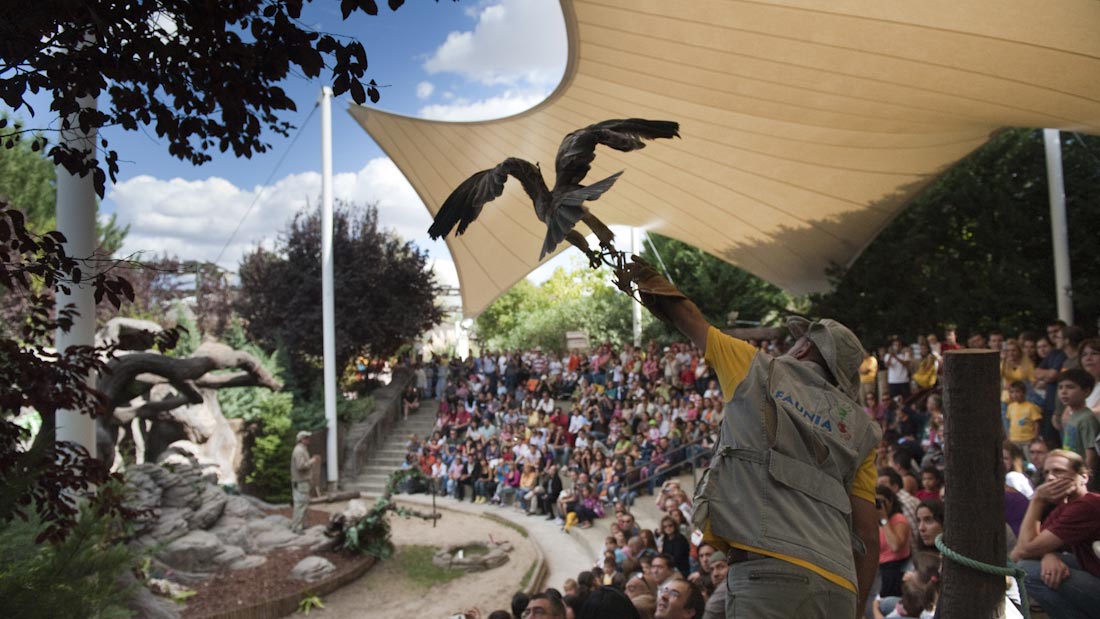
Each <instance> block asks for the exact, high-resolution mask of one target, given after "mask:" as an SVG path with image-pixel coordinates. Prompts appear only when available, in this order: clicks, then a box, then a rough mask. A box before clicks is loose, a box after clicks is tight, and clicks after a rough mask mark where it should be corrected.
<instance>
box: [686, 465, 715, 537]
mask: <svg viewBox="0 0 1100 619" xmlns="http://www.w3.org/2000/svg"><path fill="white" fill-rule="evenodd" d="M719 460H720V458H718V457H715V458H714V459H713V461H712V462H711V465H710V466H708V467H707V470H705V471H703V475H702V477H700V478H699V485H697V486H696V487H695V498H694V500H693V501H692V504H693V511H692V515H691V524H692V525H693V526H694V527H695V528H696V529H699V530H700V531H706V530H707V522H708V521H709V520H710V502H711V499H712V494H713V490H711V489H710V488H711V484H713V483H714V479H713V477H712V476H713V475H714V470H715V468H716V466H715V465H716V464H717V462H718V461H719Z"/></svg>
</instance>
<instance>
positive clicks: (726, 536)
mask: <svg viewBox="0 0 1100 619" xmlns="http://www.w3.org/2000/svg"><path fill="white" fill-rule="evenodd" d="M616 278H617V284H618V286H619V287H620V288H621V289H622V290H624V291H627V292H631V291H632V290H633V289H634V288H635V287H636V289H637V292H638V296H639V298H640V300H641V302H642V303H643V305H645V306H646V308H647V309H648V310H649V311H650V312H651V313H652V314H653V315H654V316H656V317H657V318H658V319H661V320H663V321H665V322H668V323H671V324H672V325H674V326H675V327H676V328H677V329H679V330H680V331H681V332H682V333H683V334H684V335H685V336H687V337H688V339H690V340H691V342H692V343H693V344H695V346H696V347H698V348H699V350H701V351H703V353H704V357H705V359H706V362H707V364H709V365H710V366H711V367H712V368H714V369H715V372H716V373H717V375H718V381H719V384H720V385H721V389H722V393H723V395H724V397H725V408H724V411H723V417H724V418H723V421H722V424H721V430H720V438H719V441H718V444H717V445H716V446H715V454H714V458H713V459H712V461H711V464H710V467H709V468H708V470H707V472H706V474H705V476H704V478H703V480H702V481H701V482H700V484H699V486H698V488H697V490H696V497H695V501H694V503H695V514H694V523H695V525H696V526H697V527H698V528H699V529H700V530H702V531H703V536H704V541H706V542H707V543H708V544H711V545H712V546H714V547H715V548H716V549H718V550H721V551H723V552H724V554H726V557H727V559H728V563H729V565H730V569H729V574H728V576H727V578H726V585H727V591H728V595H729V599H731V600H733V599H736V601H737V604H736V608H735V607H734V605H733V604H728V605H727V609H726V615H727V616H728V617H760V618H770V617H777V618H778V617H783V618H787V617H855V616H857V611H856V609H857V608H863V606H864V604H865V602H866V596H867V594H868V592H869V591H870V588H871V584H872V582H873V581H874V577H875V572H876V571H877V567H878V565H877V564H878V545H879V541H878V526H877V525H878V517H877V515H876V511H875V482H876V480H877V472H876V470H875V466H874V450H875V447H876V446H877V445H878V443H879V441H880V439H881V431H880V430H879V429H878V427H877V425H876V424H874V423H873V421H872V420H871V419H870V418H869V417H868V416H867V415H865V414H863V412H862V408H861V407H860V405H859V404H858V402H857V398H858V397H859V365H860V362H861V361H862V360H863V350H864V349H863V346H862V344H861V343H860V341H859V338H857V337H856V336H855V334H853V333H852V332H851V331H850V330H849V329H848V328H847V327H845V326H844V325H842V324H840V323H839V322H837V321H835V320H829V319H824V320H818V321H813V322H811V321H809V320H806V319H805V318H792V319H790V320H789V321H788V329H789V330H790V332H791V335H792V336H793V337H794V338H795V340H796V341H795V343H794V345H793V346H792V347H791V348H790V350H789V351H788V352H787V353H786V354H784V355H781V356H775V357H773V356H771V355H769V354H767V353H765V352H762V351H758V350H757V349H756V348H755V347H754V346H752V345H751V344H749V343H748V342H745V341H742V340H739V339H736V338H733V337H730V336H728V335H725V334H724V333H722V332H721V331H719V330H718V329H716V328H714V327H713V326H711V325H710V324H709V323H708V322H707V320H706V318H705V317H704V316H703V314H702V312H700V311H699V308H698V307H697V306H696V305H695V303H693V302H692V301H691V300H689V299H688V298H687V297H685V296H684V294H683V293H681V292H680V291H679V290H677V289H676V287H675V286H673V285H672V284H671V283H670V282H669V281H668V280H667V279H666V278H665V277H663V276H662V275H661V274H659V273H658V272H657V271H656V270H655V269H653V267H652V266H650V265H649V264H648V263H646V262H645V261H644V260H640V259H639V258H638V257H637V256H635V258H634V261H633V262H632V263H630V264H628V265H625V266H624V267H623V268H622V269H619V270H618V271H617V272H616Z"/></svg>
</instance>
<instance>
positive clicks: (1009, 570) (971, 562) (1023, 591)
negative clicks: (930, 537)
mask: <svg viewBox="0 0 1100 619" xmlns="http://www.w3.org/2000/svg"><path fill="white" fill-rule="evenodd" d="M935 543H936V549H937V550H939V551H940V554H942V555H943V556H945V557H947V558H948V559H951V560H952V561H954V562H955V563H958V564H959V565H962V566H965V567H969V568H970V569H972V570H977V571H979V572H985V573H986V574H996V575H998V576H1012V577H1013V578H1015V579H1016V588H1017V589H1019V590H1020V610H1021V612H1022V613H1023V615H1024V619H1031V604H1030V603H1029V602H1028V600H1027V587H1026V586H1025V584H1024V579H1026V578H1027V572H1025V571H1024V570H1023V568H1019V567H1016V565H1015V564H1013V563H1012V561H1009V562H1008V566H1006V567H1004V566H999V565H990V564H988V563H982V562H981V561H977V560H975V559H971V558H970V557H964V556H962V555H961V554H959V553H957V552H955V551H954V550H951V549H950V548H948V547H947V544H945V543H943V533H940V534H939V535H937V536H936V542H935Z"/></svg>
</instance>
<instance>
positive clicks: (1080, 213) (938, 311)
mask: <svg viewBox="0 0 1100 619" xmlns="http://www.w3.org/2000/svg"><path fill="white" fill-rule="evenodd" d="M1062 161H1063V168H1064V175H1065V187H1066V210H1067V214H1068V215H1067V216H1068V220H1069V244H1070V260H1071V263H1072V273H1073V286H1074V297H1073V300H1074V310H1075V319H1076V322H1077V323H1078V324H1083V325H1085V326H1086V328H1088V329H1089V330H1092V329H1094V328H1095V320H1096V317H1097V314H1098V312H1100V261H1098V260H1097V259H1096V247H1097V242H1096V239H1097V238H1100V209H1098V208H1097V199H1096V196H1097V195H1100V138H1097V137H1093V136H1081V135H1077V134H1065V133H1063V134H1062ZM1051 248H1052V243H1051V232H1050V207H1049V201H1048V197H1047V181H1046V160H1045V155H1044V149H1043V140H1042V132H1041V131H1038V130H1025V129H1013V130H1007V131H1003V132H1001V133H1000V134H999V135H997V136H995V137H994V139H992V140H991V141H990V142H989V143H988V144H986V145H985V146H983V147H982V148H980V149H979V150H977V151H976V152H974V153H973V154H971V156H969V157H968V158H966V159H965V160H964V161H962V162H961V163H960V164H959V165H957V166H955V167H953V168H952V169H950V170H948V171H947V172H946V173H945V174H944V175H943V176H942V177H941V178H939V179H938V180H936V181H935V182H934V183H933V184H932V185H931V186H930V187H928V189H927V190H925V191H924V192H923V193H922V194H921V195H920V196H918V197H917V198H916V199H915V200H914V201H913V203H912V204H911V205H910V206H909V207H908V208H907V209H906V210H904V211H902V213H901V214H900V215H899V216H898V218H897V219H896V220H895V221H894V222H893V223H891V224H890V225H889V226H888V227H887V228H886V229H885V230H884V231H883V232H882V234H880V235H879V236H878V237H877V238H876V239H875V240H874V242H872V243H871V245H870V246H868V248H867V250H866V251H865V252H864V253H863V255H861V256H860V257H859V259H858V260H857V261H856V262H855V263H854V264H852V266H851V268H848V269H843V268H840V267H836V266H834V267H833V268H832V269H831V275H832V277H833V281H834V285H835V289H834V291H833V292H831V293H828V294H824V295H817V296H815V297H814V298H813V299H812V302H813V307H814V311H815V313H817V314H820V315H823V316H832V317H835V318H837V319H839V320H842V321H844V322H846V323H848V324H851V325H853V327H856V328H858V329H859V331H860V333H861V335H862V336H863V338H864V340H865V342H866V343H867V344H875V343H878V342H882V341H884V340H885V338H886V337H888V336H889V335H891V334H898V335H902V336H903V337H906V338H913V337H915V336H916V335H918V334H924V333H930V332H934V331H939V330H940V329H942V327H943V326H944V325H945V324H954V325H957V326H958V327H959V329H960V331H962V332H963V333H969V332H974V331H979V330H987V329H989V328H991V327H994V326H996V327H999V328H1001V329H1003V330H1006V331H1007V332H1010V333H1011V332H1017V331H1020V330H1023V329H1032V328H1036V327H1041V326H1042V325H1043V324H1044V323H1045V322H1046V321H1048V320H1051V319H1053V318H1055V317H1056V314H1057V308H1056V298H1055V292H1056V291H1055V283H1054V266H1053V258H1052V249H1051Z"/></svg>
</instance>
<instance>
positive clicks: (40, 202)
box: [0, 114, 130, 255]
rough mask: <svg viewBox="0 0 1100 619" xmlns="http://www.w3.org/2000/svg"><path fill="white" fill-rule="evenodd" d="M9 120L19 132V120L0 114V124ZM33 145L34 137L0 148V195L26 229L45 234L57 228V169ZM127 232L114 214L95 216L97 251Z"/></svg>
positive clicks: (112, 246) (117, 244)
mask: <svg viewBox="0 0 1100 619" xmlns="http://www.w3.org/2000/svg"><path fill="white" fill-rule="evenodd" d="M9 122H10V123H11V130H12V131H14V132H22V131H23V123H22V122H21V121H18V120H12V119H10V118H9V117H8V116H7V115H4V114H0V123H9ZM3 131H4V130H3V129H0V133H3ZM36 144H37V142H36V141H35V140H12V142H11V146H10V147H8V148H3V149H0V196H4V197H6V198H7V199H8V201H9V202H10V203H11V205H12V206H14V207H15V208H17V209H19V210H21V211H23V214H24V215H25V216H26V218H27V228H28V229H29V230H32V231H34V232H36V233H38V234H45V233H46V232H49V231H50V230H53V229H55V228H56V227H57V206H56V203H57V168H56V167H55V166H54V164H53V163H52V162H51V161H50V159H49V158H48V157H47V156H46V155H45V153H43V152H42V149H41V148H38V147H36ZM129 231H130V226H129V225H127V226H119V225H118V221H117V219H116V218H115V214H114V213H111V216H110V217H109V218H108V219H107V220H105V221H101V220H100V219H99V218H98V217H97V218H96V238H97V239H98V246H99V248H98V253H100V254H102V255H111V254H113V253H115V252H116V251H118V250H119V248H121V247H122V242H123V241H124V240H126V234H127V233H128V232H129Z"/></svg>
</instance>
